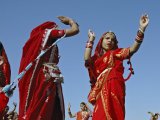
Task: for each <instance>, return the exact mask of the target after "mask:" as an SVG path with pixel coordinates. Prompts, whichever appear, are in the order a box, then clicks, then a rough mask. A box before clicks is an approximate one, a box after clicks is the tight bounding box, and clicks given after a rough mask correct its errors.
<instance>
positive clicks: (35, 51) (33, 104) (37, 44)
mask: <svg viewBox="0 0 160 120" xmlns="http://www.w3.org/2000/svg"><path fill="white" fill-rule="evenodd" d="M56 27H57V25H56V24H55V23H54V22H45V23H43V24H41V25H39V26H38V27H36V28H35V29H33V30H32V32H31V35H30V38H29V40H28V41H27V42H26V44H25V45H24V47H23V54H22V59H21V64H20V69H19V72H22V71H23V70H24V69H25V67H26V66H27V65H28V64H29V63H30V62H32V61H33V60H34V59H36V57H37V56H38V55H39V53H40V51H41V50H45V49H46V48H47V47H49V46H50V45H51V44H52V43H53V42H54V41H55V40H57V39H58V38H60V37H62V36H64V34H65V31H64V30H57V29H56ZM48 29H53V30H51V32H50V33H49V34H48V31H47V30H48ZM47 34H48V36H47ZM53 50H54V52H53ZM58 62H59V56H58V47H57V45H54V46H53V48H52V49H50V50H49V51H47V53H46V54H45V55H43V56H42V57H41V58H40V59H39V60H38V61H37V62H35V63H34V64H33V65H32V67H31V68H30V69H29V70H28V71H27V72H26V74H25V75H24V76H23V78H22V79H21V80H20V81H19V96H20V105H19V120H24V119H25V120H64V103H63V95H62V87H61V84H60V83H55V82H53V81H54V78H51V79H50V80H49V81H46V78H45V74H44V72H43V68H44V66H43V64H44V63H54V64H58Z"/></svg>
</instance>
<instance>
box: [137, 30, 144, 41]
mask: <svg viewBox="0 0 160 120" xmlns="http://www.w3.org/2000/svg"><path fill="white" fill-rule="evenodd" d="M143 38H144V32H142V31H141V30H138V32H137V36H136V38H135V41H136V42H137V43H142V42H143Z"/></svg>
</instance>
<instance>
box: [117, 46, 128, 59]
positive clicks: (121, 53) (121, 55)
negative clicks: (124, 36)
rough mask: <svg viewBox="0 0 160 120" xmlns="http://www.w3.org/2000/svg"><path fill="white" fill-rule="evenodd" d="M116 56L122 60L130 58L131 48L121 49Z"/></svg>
mask: <svg viewBox="0 0 160 120" xmlns="http://www.w3.org/2000/svg"><path fill="white" fill-rule="evenodd" d="M115 56H116V57H117V58H118V59H121V60H124V59H127V58H129V48H121V49H120V50H119V51H118V52H117V53H116V54H115Z"/></svg>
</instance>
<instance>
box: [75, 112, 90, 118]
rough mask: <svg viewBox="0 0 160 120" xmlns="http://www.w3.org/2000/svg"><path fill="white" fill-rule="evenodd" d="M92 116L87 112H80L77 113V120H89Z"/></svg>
mask: <svg viewBox="0 0 160 120" xmlns="http://www.w3.org/2000/svg"><path fill="white" fill-rule="evenodd" d="M90 116H91V114H90V113H89V112H87V111H79V112H77V113H76V120H88V119H89V117H90Z"/></svg>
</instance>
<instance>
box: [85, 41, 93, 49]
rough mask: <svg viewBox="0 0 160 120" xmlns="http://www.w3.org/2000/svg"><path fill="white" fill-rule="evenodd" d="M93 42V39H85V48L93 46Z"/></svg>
mask: <svg viewBox="0 0 160 120" xmlns="http://www.w3.org/2000/svg"><path fill="white" fill-rule="evenodd" d="M93 44H94V42H93V41H89V40H88V41H87V43H86V48H91V49H92V48H93Z"/></svg>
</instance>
